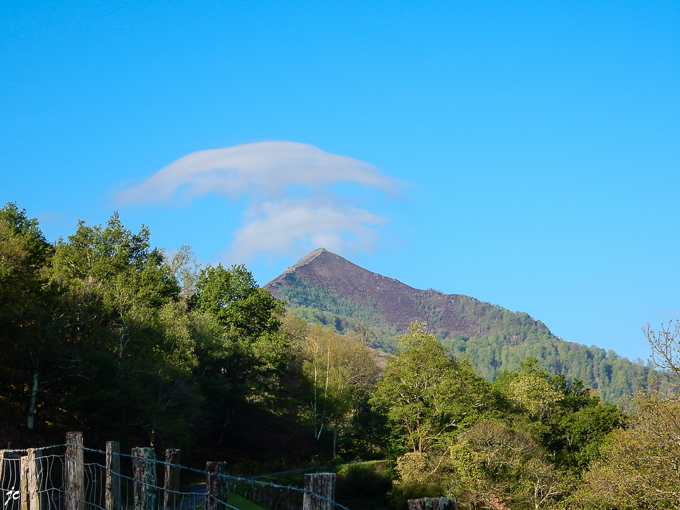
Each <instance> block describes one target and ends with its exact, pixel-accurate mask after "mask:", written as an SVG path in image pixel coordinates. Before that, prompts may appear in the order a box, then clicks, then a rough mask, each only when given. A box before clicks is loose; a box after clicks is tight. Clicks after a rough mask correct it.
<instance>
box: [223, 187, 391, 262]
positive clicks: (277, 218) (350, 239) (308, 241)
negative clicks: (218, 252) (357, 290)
mask: <svg viewBox="0 0 680 510" xmlns="http://www.w3.org/2000/svg"><path fill="white" fill-rule="evenodd" d="M385 221H386V220H385V219H384V218H381V217H380V216H377V215H375V214H371V213H369V212H367V211H365V210H362V209H359V208H356V207H352V206H348V205H346V204H342V203H340V204H338V203H332V202H330V201H326V200H287V199H286V200H282V201H280V202H266V203H264V204H260V205H257V206H255V207H253V208H251V209H250V210H249V211H248V213H247V220H246V224H245V225H244V226H243V227H241V228H239V229H238V230H236V232H235V233H234V243H233V245H232V247H231V249H230V250H229V251H228V258H229V259H231V260H250V259H252V258H253V257H254V256H256V255H257V254H259V253H269V254H273V255H290V256H298V255H300V254H304V253H307V252H309V251H311V250H313V249H315V248H319V247H322V246H323V247H324V248H327V249H329V250H331V251H336V252H344V251H347V250H349V251H359V250H361V251H370V250H371V249H372V247H373V244H374V242H375V240H376V239H377V237H378V235H379V233H378V231H377V230H376V227H381V226H382V225H384V224H385Z"/></svg>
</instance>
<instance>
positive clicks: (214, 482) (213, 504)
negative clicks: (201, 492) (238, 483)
mask: <svg viewBox="0 0 680 510" xmlns="http://www.w3.org/2000/svg"><path fill="white" fill-rule="evenodd" d="M226 474H227V463H226V462H206V463H205V510H220V507H221V506H222V502H225V503H226V501H227V491H228V484H227V478H226Z"/></svg>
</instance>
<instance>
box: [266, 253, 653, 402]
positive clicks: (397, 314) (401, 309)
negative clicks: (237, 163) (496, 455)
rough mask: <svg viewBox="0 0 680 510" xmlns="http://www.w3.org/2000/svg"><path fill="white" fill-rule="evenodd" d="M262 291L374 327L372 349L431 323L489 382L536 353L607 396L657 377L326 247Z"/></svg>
mask: <svg viewBox="0 0 680 510" xmlns="http://www.w3.org/2000/svg"><path fill="white" fill-rule="evenodd" d="M264 288H266V289H268V290H270V291H271V293H272V294H273V295H274V296H275V297H277V298H279V299H283V300H284V301H286V302H287V305H288V307H289V310H290V311H291V312H292V313H294V314H296V315H298V316H300V317H303V318H305V319H306V320H308V321H310V322H320V323H322V324H325V325H328V326H330V327H333V328H334V329H336V330H337V331H338V332H340V333H347V332H350V331H353V330H355V329H356V328H357V327H361V326H365V327H368V328H370V329H371V330H372V331H373V333H374V337H373V343H374V346H375V347H377V348H380V349H382V350H385V351H388V352H389V351H391V350H393V349H394V348H395V347H396V343H397V340H396V337H397V335H399V334H402V333H404V332H406V331H407V329H408V327H409V325H410V324H411V323H412V322H413V321H423V322H427V325H428V326H427V327H428V329H429V330H430V331H432V332H433V333H435V334H436V336H437V338H438V339H439V340H440V342H441V343H442V344H443V345H445V346H446V347H448V348H450V349H451V351H452V353H453V354H454V355H455V356H458V357H466V358H468V359H469V360H470V361H471V362H472V363H473V365H474V366H475V368H476V369H477V371H478V373H479V374H480V375H482V376H483V377H486V378H487V379H489V380H492V379H493V378H494V377H495V376H496V375H498V373H499V372H500V371H501V370H503V369H509V370H513V369H516V368H517V366H518V364H519V363H520V362H521V361H522V360H524V359H525V358H526V357H527V356H533V357H536V358H538V359H539V360H540V362H541V366H543V367H545V368H547V369H548V370H549V371H550V372H551V373H553V374H556V373H563V374H565V375H566V376H567V377H568V378H570V379H573V378H578V379H581V380H583V381H584V382H585V383H586V384H587V385H589V386H591V387H593V388H595V389H597V391H598V392H599V393H600V394H601V396H602V397H603V398H605V399H606V400H609V401H619V400H621V399H622V398H623V399H625V398H627V397H628V396H630V395H631V394H632V393H633V392H634V391H635V390H637V389H638V388H640V387H641V386H644V385H645V384H646V383H647V380H648V379H650V378H651V375H652V374H653V371H651V370H650V369H649V368H648V367H645V366H641V365H639V364H635V363H632V362H630V361H629V360H627V359H625V358H621V357H619V356H618V355H616V353H614V352H613V351H608V352H607V351H605V350H604V349H600V348H598V347H596V346H592V347H586V346H584V345H580V344H577V343H573V342H565V341H563V340H562V339H559V338H557V337H556V336H555V335H553V334H552V333H551V332H550V330H549V329H548V328H547V327H546V325H545V324H543V323H542V322H541V321H538V320H535V319H533V318H532V317H530V316H529V315H528V314H526V313H523V312H512V311H510V310H507V309H505V308H503V307H501V306H498V305H493V304H490V303H485V302H482V301H479V300H477V299H475V298H472V297H469V296H464V295H460V294H444V293H441V292H438V291H435V290H418V289H414V288H413V287H410V286H408V285H405V284H404V283H401V282H400V281H398V280H395V279H394V278H389V277H386V276H383V275H380V274H377V273H373V272H371V271H368V270H366V269H363V268H361V267H359V266H357V265H356V264H353V263H352V262H350V261H348V260H346V259H345V258H343V257H341V256H339V255H336V254H334V253H331V252H329V251H328V250H325V249H323V248H319V249H317V250H314V251H313V252H311V253H310V254H309V255H307V256H305V257H303V258H302V259H301V260H300V261H298V262H297V263H296V264H294V265H293V266H291V267H289V268H287V269H286V270H285V271H284V272H283V273H282V274H281V275H280V276H278V277H277V278H275V279H273V280H272V281H270V282H269V283H267V284H266V285H265V286H264Z"/></svg>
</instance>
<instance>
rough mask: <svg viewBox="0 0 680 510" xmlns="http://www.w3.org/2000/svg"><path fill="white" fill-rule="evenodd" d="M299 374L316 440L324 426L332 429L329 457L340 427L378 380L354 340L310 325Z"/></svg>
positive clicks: (366, 355)
mask: <svg viewBox="0 0 680 510" xmlns="http://www.w3.org/2000/svg"><path fill="white" fill-rule="evenodd" d="M302 356H303V360H304V361H303V364H302V371H303V374H304V375H305V376H306V379H307V381H308V385H309V408H310V411H311V417H312V425H313V428H314V436H315V438H316V440H317V441H318V440H319V439H320V438H321V434H322V433H323V431H324V428H325V426H326V425H332V426H333V432H334V434H333V454H334V455H335V454H336V453H337V439H338V432H339V428H340V427H348V428H349V426H350V424H351V417H352V415H354V414H355V413H356V412H357V410H358V409H359V408H360V407H361V405H362V403H363V402H365V401H366V400H367V399H368V396H369V394H370V392H371V391H372V389H373V387H374V385H375V383H376V382H377V379H378V367H377V365H376V363H375V360H374V359H373V357H372V356H371V353H370V351H369V350H368V349H367V348H366V347H365V346H364V345H361V344H360V343H359V342H358V341H356V340H354V339H352V338H347V337H344V336H342V335H339V334H337V333H334V332H333V331H331V330H328V329H323V328H322V327H321V326H319V325H313V326H312V327H311V328H310V329H309V333H308V335H307V338H306V340H305V342H304V348H303V352H302Z"/></svg>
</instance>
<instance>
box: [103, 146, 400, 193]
mask: <svg viewBox="0 0 680 510" xmlns="http://www.w3.org/2000/svg"><path fill="white" fill-rule="evenodd" d="M342 182H351V183H355V184H359V185H362V186H369V187H372V188H378V189H382V190H385V191H387V192H395V191H396V185H397V181H395V180H394V179H391V178H389V177H386V176H384V175H382V174H380V171H379V170H378V169H377V168H376V167H374V166H373V165H369V164H368V163H364V162H363V161H359V160H358V159H354V158H349V157H347V156H339V155H337V154H330V153H328V152H324V151H322V150H321V149H319V148H318V147H314V146H313V145H309V144H305V143H298V142H258V143H248V144H244V145H236V146H234V147H227V148H224V149H211V150H205V151H197V152H192V153H191V154H187V155H186V156H184V157H182V158H179V159H178V160H176V161H173V162H172V163H170V164H169V165H168V166H166V167H164V168H162V169H161V170H159V171H158V172H156V173H155V174H153V175H152V176H151V177H149V178H148V179H146V180H145V181H144V182H142V183H141V184H138V185H137V186H133V187H131V188H128V189H126V190H123V191H120V192H119V193H117V195H116V198H117V201H118V202H119V203H121V204H126V203H140V202H142V203H146V202H165V201H169V200H172V199H175V198H184V199H187V198H189V199H190V198H194V197H197V196H200V195H205V194H206V193H219V194H224V195H227V196H228V197H230V198H232V199H235V198H238V197H240V196H242V195H246V194H264V195H265V196H270V197H271V196H281V195H282V194H284V193H285V192H286V191H287V189H289V188H290V187H291V186H294V185H301V186H309V187H317V188H318V187H324V186H328V185H331V184H335V183H342ZM178 194H181V195H182V196H181V197H178V196H177V195H178Z"/></svg>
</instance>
